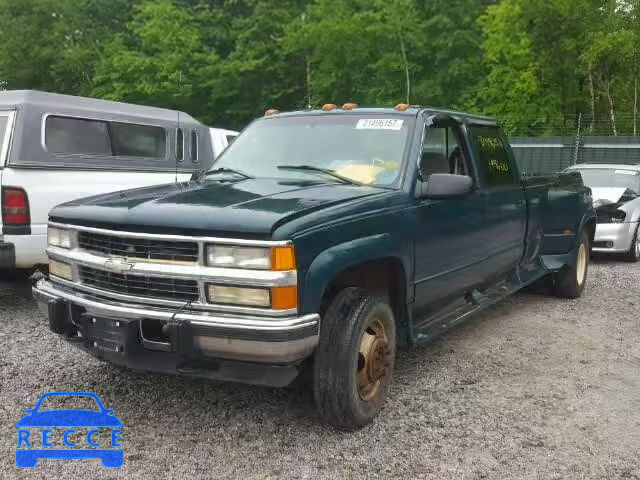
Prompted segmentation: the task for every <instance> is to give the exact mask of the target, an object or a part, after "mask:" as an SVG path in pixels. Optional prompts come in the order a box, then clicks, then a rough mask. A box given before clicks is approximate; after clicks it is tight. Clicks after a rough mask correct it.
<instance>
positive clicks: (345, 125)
mask: <svg viewBox="0 0 640 480" xmlns="http://www.w3.org/2000/svg"><path fill="white" fill-rule="evenodd" d="M413 124H414V119H413V118H409V117H407V116H400V115H388V114H387V115H384V116H381V115H378V116H375V115H362V116H360V115H305V116H295V117H282V118H270V119H264V120H258V121H257V122H255V123H253V124H252V125H250V126H249V127H248V128H247V129H246V130H245V131H244V132H243V133H242V134H241V135H240V136H239V137H237V139H236V140H235V141H234V142H233V143H232V144H231V145H230V146H229V147H228V148H227V150H226V151H225V152H224V154H223V155H221V156H220V158H219V159H218V161H216V162H215V163H214V164H213V165H212V166H211V168H210V172H213V171H216V170H219V169H221V170H220V172H219V173H217V174H219V175H229V172H228V171H224V170H223V169H232V170H236V171H239V172H242V173H244V174H248V175H251V176H253V177H256V178H282V179H293V180H310V179H313V180H318V179H322V180H325V181H331V182H345V181H352V182H353V183H355V184H364V185H373V186H382V187H394V186H396V185H397V184H398V183H399V181H400V176H401V175H400V172H401V167H402V163H403V158H404V153H405V148H406V146H407V139H408V137H409V132H410V130H411V129H412V127H413ZM323 170H324V171H323ZM341 177H342V179H341Z"/></svg>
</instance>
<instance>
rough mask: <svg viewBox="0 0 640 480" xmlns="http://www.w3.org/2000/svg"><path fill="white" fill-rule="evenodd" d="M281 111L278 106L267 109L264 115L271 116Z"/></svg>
mask: <svg viewBox="0 0 640 480" xmlns="http://www.w3.org/2000/svg"><path fill="white" fill-rule="evenodd" d="M279 113H280V110H278V109H276V108H270V109H269V110H267V111H266V112H264V116H265V117H271V116H273V115H277V114H279Z"/></svg>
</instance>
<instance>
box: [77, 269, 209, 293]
mask: <svg viewBox="0 0 640 480" xmlns="http://www.w3.org/2000/svg"><path fill="white" fill-rule="evenodd" d="M79 271H80V280H81V281H82V283H83V284H85V285H89V286H91V287H95V288H99V289H102V290H106V291H109V292H115V293H121V294H125V295H135V296H137V297H148V298H159V299H163V300H177V301H183V302H189V301H191V302H194V301H197V300H198V282H196V281H195V280H182V279H174V278H166V277H150V276H146V275H124V274H122V273H114V272H108V271H105V270H98V269H96V268H91V267H84V266H81V267H79Z"/></svg>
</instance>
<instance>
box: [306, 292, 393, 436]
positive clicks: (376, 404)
mask: <svg viewBox="0 0 640 480" xmlns="http://www.w3.org/2000/svg"><path fill="white" fill-rule="evenodd" d="M395 349H396V329H395V319H394V317H393V312H392V310H391V307H390V306H389V305H388V303H387V302H385V301H383V300H382V299H380V298H378V297H375V296H373V295H370V294H368V293H367V292H365V291H364V290H362V289H360V288H355V287H349V288H345V289H344V290H342V291H341V292H340V293H339V294H338V295H337V296H336V297H335V298H334V299H333V301H332V302H331V304H330V306H329V308H328V309H327V312H326V314H325V316H324V318H323V320H322V326H321V331H320V342H319V345H318V350H317V352H316V357H315V361H314V378H313V381H314V385H313V386H314V396H315V401H316V405H317V407H318V410H319V411H320V414H321V415H322V417H323V418H324V419H325V420H326V421H327V422H329V423H331V424H332V425H334V426H336V427H338V428H341V429H345V430H353V429H356V428H361V427H363V426H365V425H367V424H368V423H370V422H371V421H372V420H373V419H374V418H375V417H376V416H377V415H378V413H379V412H380V410H381V408H382V405H383V403H384V400H385V396H386V392H387V388H388V387H389V384H390V383H391V378H392V374H393V365H394V359H395Z"/></svg>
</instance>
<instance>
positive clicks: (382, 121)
mask: <svg viewBox="0 0 640 480" xmlns="http://www.w3.org/2000/svg"><path fill="white" fill-rule="evenodd" d="M403 123H404V120H397V119H394V118H361V119H360V120H358V124H357V125H356V129H357V130H400V129H401V128H402V124H403Z"/></svg>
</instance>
